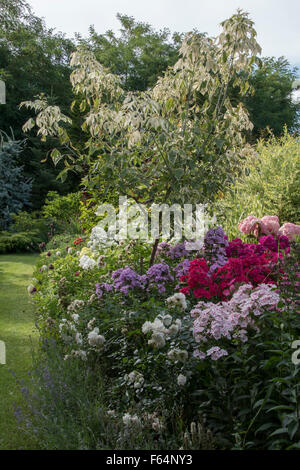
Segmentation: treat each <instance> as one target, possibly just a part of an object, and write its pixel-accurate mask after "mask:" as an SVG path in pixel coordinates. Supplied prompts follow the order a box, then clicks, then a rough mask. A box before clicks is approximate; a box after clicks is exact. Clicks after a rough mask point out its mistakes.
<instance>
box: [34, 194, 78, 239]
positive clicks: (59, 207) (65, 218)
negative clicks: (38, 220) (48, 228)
mask: <svg viewBox="0 0 300 470" xmlns="http://www.w3.org/2000/svg"><path fill="white" fill-rule="evenodd" d="M80 201H81V193H80V192H78V193H70V194H68V195H67V196H61V195H59V194H58V193H57V192H56V191H50V192H49V193H48V194H47V198H46V201H45V205H44V206H43V209H42V214H43V216H44V217H46V218H48V219H52V220H53V221H54V222H55V223H56V224H57V225H58V228H59V229H60V230H63V231H66V232H72V233H73V232H74V233H77V232H79V231H80V226H79V216H80Z"/></svg>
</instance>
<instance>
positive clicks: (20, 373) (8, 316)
mask: <svg viewBox="0 0 300 470" xmlns="http://www.w3.org/2000/svg"><path fill="white" fill-rule="evenodd" d="M37 258H38V255H33V254H24V255H15V254H12V255H0V340H2V341H4V342H5V345H6V364H5V365H3V364H0V449H33V448H36V444H35V443H34V441H32V442H30V440H29V439H28V437H25V436H24V435H22V433H21V431H19V430H18V429H17V423H16V420H15V417H14V414H13V411H14V403H21V402H22V396H21V394H20V392H19V387H18V385H17V383H16V379H15V377H14V375H13V374H12V373H11V371H14V372H15V373H16V375H17V377H18V379H22V378H24V377H26V376H27V371H28V370H29V368H30V364H31V345H32V343H34V342H36V340H37V332H36V331H35V327H34V314H33V307H32V305H31V303H30V298H29V295H28V292H27V286H28V284H30V279H31V277H32V272H33V269H34V265H35V263H36V261H37Z"/></svg>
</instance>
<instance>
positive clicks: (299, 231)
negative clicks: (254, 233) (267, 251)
mask: <svg viewBox="0 0 300 470" xmlns="http://www.w3.org/2000/svg"><path fill="white" fill-rule="evenodd" d="M278 233H279V234H280V235H285V236H286V237H287V238H288V239H289V240H295V237H296V235H300V225H296V224H292V223H291V222H286V223H285V224H283V226H282V227H280V229H279V231H278Z"/></svg>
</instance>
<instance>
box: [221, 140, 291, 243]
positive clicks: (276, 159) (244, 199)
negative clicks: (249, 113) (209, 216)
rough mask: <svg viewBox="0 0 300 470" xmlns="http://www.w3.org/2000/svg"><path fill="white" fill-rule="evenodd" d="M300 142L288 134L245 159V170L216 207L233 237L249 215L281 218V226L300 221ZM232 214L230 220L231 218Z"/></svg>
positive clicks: (259, 147)
mask: <svg viewBox="0 0 300 470" xmlns="http://www.w3.org/2000/svg"><path fill="white" fill-rule="evenodd" d="M299 186H300V140H299V138H298V137H292V136H290V135H288V134H287V132H285V134H284V136H282V137H280V138H276V137H272V138H271V139H269V140H268V141H260V142H259V143H258V145H257V149H256V152H250V153H249V154H248V155H246V156H245V160H244V162H243V166H242V170H240V173H239V174H238V175H237V178H236V181H235V182H234V184H232V185H231V186H230V187H229V189H227V190H226V189H225V191H224V193H225V194H223V197H222V198H220V199H219V200H218V201H217V202H216V204H215V207H216V213H217V217H218V220H219V221H220V224H221V225H222V226H223V227H224V230H225V232H226V233H228V234H229V235H230V236H231V237H235V236H239V235H240V234H239V232H238V229H237V226H238V224H239V222H240V221H241V220H242V219H244V218H246V217H247V216H248V215H254V216H256V217H263V216H264V215H278V217H279V220H280V222H281V224H283V223H284V222H293V223H296V224H297V223H299V221H300V195H299ZM227 214H230V217H228V216H227Z"/></svg>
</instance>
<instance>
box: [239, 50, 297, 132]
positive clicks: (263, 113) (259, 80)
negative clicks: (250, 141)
mask: <svg viewBox="0 0 300 470" xmlns="http://www.w3.org/2000/svg"><path fill="white" fill-rule="evenodd" d="M296 77H297V69H296V68H292V67H291V66H290V64H289V62H288V61H287V60H286V59H285V58H284V57H279V58H278V59H276V58H275V57H265V58H263V59H262V65H261V67H256V68H255V69H254V70H253V72H252V75H251V77H250V80H249V82H250V83H251V85H252V86H253V88H254V91H255V93H254V94H253V95H247V97H246V98H245V100H244V103H245V105H246V107H247V109H248V111H249V113H250V119H251V121H252V122H253V125H254V129H253V135H254V137H259V136H260V135H261V133H262V131H263V130H264V129H266V128H267V127H269V128H270V129H271V130H272V132H273V134H274V135H277V136H279V135H282V134H283V130H284V126H285V125H286V126H287V128H288V129H289V130H296V129H297V127H299V125H298V116H297V109H299V105H298V106H297V105H296V103H294V102H293V100H292V95H291V93H292V89H293V82H294V80H295V78H296Z"/></svg>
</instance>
